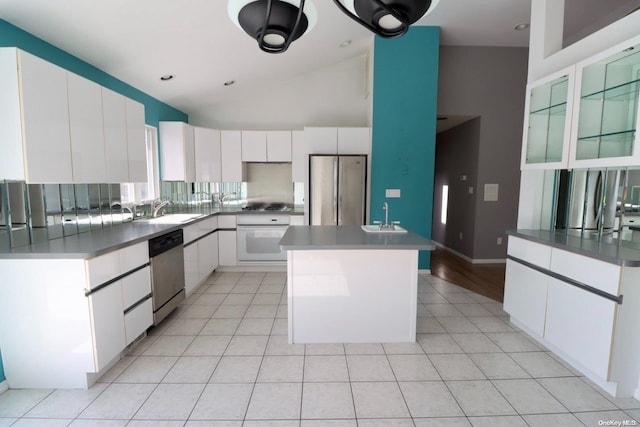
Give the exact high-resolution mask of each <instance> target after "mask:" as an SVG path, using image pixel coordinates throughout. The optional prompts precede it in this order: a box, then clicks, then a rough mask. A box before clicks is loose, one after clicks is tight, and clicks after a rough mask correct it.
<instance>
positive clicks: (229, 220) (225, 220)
mask: <svg viewBox="0 0 640 427" xmlns="http://www.w3.org/2000/svg"><path fill="white" fill-rule="evenodd" d="M218 228H236V216H235V215H220V216H219V217H218Z"/></svg>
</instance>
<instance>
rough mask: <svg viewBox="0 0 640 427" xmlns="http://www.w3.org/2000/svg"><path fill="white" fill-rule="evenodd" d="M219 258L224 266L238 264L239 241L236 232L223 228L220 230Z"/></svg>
mask: <svg viewBox="0 0 640 427" xmlns="http://www.w3.org/2000/svg"><path fill="white" fill-rule="evenodd" d="M218 239H219V240H218V250H219V252H218V259H219V260H220V265H222V266H234V265H237V264H238V242H237V241H236V232H235V231H228V230H221V231H219V232H218Z"/></svg>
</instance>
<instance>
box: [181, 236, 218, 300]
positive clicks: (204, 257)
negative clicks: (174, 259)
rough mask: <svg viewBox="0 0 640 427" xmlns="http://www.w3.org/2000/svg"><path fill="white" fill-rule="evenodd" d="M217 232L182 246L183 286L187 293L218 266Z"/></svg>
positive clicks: (191, 291) (189, 293) (194, 288)
mask: <svg viewBox="0 0 640 427" xmlns="http://www.w3.org/2000/svg"><path fill="white" fill-rule="evenodd" d="M218 233H219V231H216V232H213V233H211V234H208V235H206V236H204V237H202V238H201V239H200V240H197V241H195V242H192V243H191V244H188V245H187V246H185V247H184V287H185V292H186V293H187V295H191V294H192V293H193V291H195V290H196V288H197V287H198V286H199V285H200V284H201V283H202V282H203V281H204V280H205V279H206V278H207V277H209V275H210V274H211V272H212V271H213V270H215V269H216V268H218Z"/></svg>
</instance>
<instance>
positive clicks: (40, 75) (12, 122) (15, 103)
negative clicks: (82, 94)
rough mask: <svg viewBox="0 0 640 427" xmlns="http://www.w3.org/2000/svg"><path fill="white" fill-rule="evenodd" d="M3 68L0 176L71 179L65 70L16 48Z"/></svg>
mask: <svg viewBox="0 0 640 427" xmlns="http://www.w3.org/2000/svg"><path fill="white" fill-rule="evenodd" d="M0 68H1V69H2V73H1V75H2V79H0V93H2V96H1V97H0V120H1V121H2V125H1V126H0V140H1V141H2V146H3V152H2V156H0V178H4V179H11V180H24V181H27V182H31V183H69V182H73V175H72V168H71V143H70V135H69V103H68V98H67V72H66V71H65V70H64V69H62V68H60V67H57V66H55V65H53V64H50V63H48V62H46V61H43V60H42V59H40V58H37V57H35V56H33V55H30V54H28V53H26V52H23V51H20V50H18V49H15V48H2V49H0Z"/></svg>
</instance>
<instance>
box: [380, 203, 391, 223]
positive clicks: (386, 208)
mask: <svg viewBox="0 0 640 427" xmlns="http://www.w3.org/2000/svg"><path fill="white" fill-rule="evenodd" d="M382 209H383V210H384V224H382V225H381V226H380V228H391V227H393V225H392V224H389V204H388V203H387V202H384V203H383V204H382Z"/></svg>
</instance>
